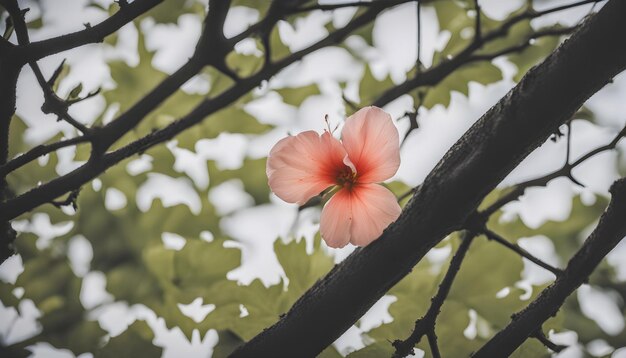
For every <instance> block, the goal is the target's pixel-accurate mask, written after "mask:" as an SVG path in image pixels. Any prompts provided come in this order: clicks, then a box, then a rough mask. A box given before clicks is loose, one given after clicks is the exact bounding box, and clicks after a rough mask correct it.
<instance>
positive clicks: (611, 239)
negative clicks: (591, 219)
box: [473, 179, 626, 358]
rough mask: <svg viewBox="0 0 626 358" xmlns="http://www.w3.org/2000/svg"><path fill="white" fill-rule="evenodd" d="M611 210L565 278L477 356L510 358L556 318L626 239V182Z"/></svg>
mask: <svg viewBox="0 0 626 358" xmlns="http://www.w3.org/2000/svg"><path fill="white" fill-rule="evenodd" d="M610 192H611V194H612V198H611V202H610V203H609V206H608V208H607V209H606V211H605V212H604V214H602V216H601V217H600V222H599V223H598V226H596V228H595V230H594V231H593V232H592V233H591V235H589V237H588V238H587V240H585V243H584V244H583V246H582V247H581V248H580V250H578V252H577V253H576V254H575V255H574V257H572V259H571V260H570V261H569V263H568V264H567V268H566V269H565V270H564V272H563V275H562V276H560V277H558V278H557V280H556V281H555V282H554V283H553V284H552V285H550V286H549V287H548V288H546V289H545V290H543V291H542V292H541V294H540V295H539V296H538V297H537V298H536V299H535V300H534V301H533V302H532V303H531V304H530V305H529V306H528V307H526V308H525V309H524V310H522V311H521V312H519V313H517V314H515V315H514V316H513V319H512V321H511V323H510V324H509V325H508V326H507V327H505V328H504V329H503V330H501V331H500V332H498V333H497V334H496V335H495V336H494V337H493V338H491V339H490V340H489V341H488V342H487V343H486V344H485V345H484V346H483V347H482V348H481V349H480V350H479V351H478V352H476V354H475V355H474V356H473V357H476V358H482V357H495V356H508V355H510V354H511V353H513V351H515V349H517V347H519V346H520V345H521V344H522V343H523V342H524V341H525V340H526V339H527V338H528V337H530V336H531V335H533V334H534V332H537V330H538V329H540V328H541V325H542V324H543V322H545V321H546V320H547V319H549V318H550V317H552V316H554V315H556V313H557V312H558V310H559V308H560V307H561V305H563V302H564V301H565V299H566V298H567V297H568V296H569V295H570V294H572V293H573V292H574V291H575V290H576V289H577V288H578V287H579V286H580V285H582V284H583V283H585V281H586V280H587V278H588V277H589V275H590V274H591V273H592V272H593V270H594V269H595V268H596V267H597V266H598V264H600V262H601V261H602V259H603V258H604V257H605V256H606V255H607V254H608V253H609V252H610V251H611V250H612V249H613V248H614V247H615V246H616V245H617V244H618V243H619V242H620V241H621V240H622V238H624V236H626V221H624V213H626V179H620V180H618V181H616V182H615V183H614V184H613V186H612V187H611V189H610Z"/></svg>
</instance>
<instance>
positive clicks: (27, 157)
mask: <svg viewBox="0 0 626 358" xmlns="http://www.w3.org/2000/svg"><path fill="white" fill-rule="evenodd" d="M88 141H89V138H88V137H85V136H80V137H74V138H71V139H65V140H61V141H58V142H54V143H50V144H44V145H38V146H36V147H34V148H33V149H31V150H29V151H28V152H26V153H24V154H22V155H20V156H18V157H16V158H14V159H12V160H10V161H9V162H7V163H6V164H3V165H0V177H4V176H5V175H7V174H9V173H10V172H12V171H14V170H16V169H18V168H21V167H22V166H24V165H26V164H28V163H30V162H32V161H33V160H35V159H37V158H39V157H42V156H44V155H46V154H50V153H52V152H55V151H57V150H59V149H61V148H65V147H69V146H73V145H76V144H79V143H85V142H88Z"/></svg>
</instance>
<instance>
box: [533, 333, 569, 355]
mask: <svg viewBox="0 0 626 358" xmlns="http://www.w3.org/2000/svg"><path fill="white" fill-rule="evenodd" d="M531 337H533V338H536V339H537V340H538V341H539V342H541V344H543V345H544V346H546V348H548V349H549V350H551V351H553V352H554V353H560V352H561V351H562V350H564V349H566V348H567V346H564V345H561V344H556V343H554V342H552V341H551V340H549V339H548V337H546V335H545V334H543V331H542V330H541V328H539V329H538V330H537V331H536V332H535V333H533V335H532V336H531Z"/></svg>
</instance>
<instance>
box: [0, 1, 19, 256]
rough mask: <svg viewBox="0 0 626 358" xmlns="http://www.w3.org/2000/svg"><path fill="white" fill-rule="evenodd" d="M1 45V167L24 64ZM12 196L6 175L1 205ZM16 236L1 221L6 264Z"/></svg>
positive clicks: (0, 186)
mask: <svg viewBox="0 0 626 358" xmlns="http://www.w3.org/2000/svg"><path fill="white" fill-rule="evenodd" d="M0 5H2V6H3V7H4V8H5V9H7V10H8V9H10V8H12V5H14V6H15V3H11V2H8V1H7V0H0ZM15 8H17V6H15V7H14V9H15ZM0 44H1V45H2V46H1V47H0V48H1V49H2V56H0V165H4V164H5V163H6V162H7V160H8V159H9V135H10V133H9V129H10V126H11V119H12V118H13V115H14V114H15V101H16V94H15V92H16V86H17V78H18V76H19V74H20V71H21V68H22V64H20V63H19V61H18V60H17V59H16V58H15V56H12V52H13V50H14V49H15V46H13V45H11V44H10V43H8V42H7V41H2V42H0ZM12 196H13V193H12V192H11V191H10V190H9V187H8V184H7V182H6V180H5V175H0V203H1V202H3V201H6V200H7V199H8V198H10V197H12ZM15 236H16V233H15V231H14V230H13V228H12V227H11V224H10V223H9V222H8V221H7V220H1V219H0V242H1V244H0V260H1V261H0V262H4V260H6V259H7V258H8V257H9V256H11V255H13V254H14V248H13V241H14V240H15Z"/></svg>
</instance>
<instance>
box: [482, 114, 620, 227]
mask: <svg viewBox="0 0 626 358" xmlns="http://www.w3.org/2000/svg"><path fill="white" fill-rule="evenodd" d="M625 136H626V126H624V128H622V130H621V131H620V132H619V133H617V135H616V136H615V137H614V138H613V140H611V142H609V143H608V144H606V145H603V146H600V147H598V148H595V149H593V150H591V151H590V152H588V153H586V154H584V155H583V156H581V157H580V158H578V159H577V160H575V161H574V162H573V163H571V164H569V163H565V165H564V166H563V167H562V168H560V169H558V170H556V171H554V172H552V173H549V174H546V175H544V176H542V177H540V178H535V179H531V180H528V181H525V182H522V183H519V184H517V185H515V186H514V187H513V189H512V190H511V191H509V192H508V193H507V194H505V195H503V196H502V197H501V198H499V199H498V200H497V201H496V202H495V203H493V204H491V205H490V206H488V207H487V208H486V209H484V210H483V211H481V212H479V215H481V216H483V217H488V216H491V215H492V214H493V213H495V212H496V211H498V210H499V209H500V208H502V207H503V206H504V205H506V204H508V203H510V202H512V201H514V200H517V199H518V198H519V197H520V196H522V195H523V194H524V192H525V191H526V189H528V188H530V187H537V186H546V185H548V183H549V182H550V181H551V180H553V179H556V178H559V177H566V178H569V179H570V180H572V179H573V176H572V170H573V169H574V168H576V167H577V166H579V165H580V164H582V163H584V162H585V161H586V160H587V159H590V158H592V157H594V156H596V155H598V154H600V153H602V152H606V151H609V150H613V149H615V147H616V146H617V143H619V141H620V140H621V139H622V138H624V137H625Z"/></svg>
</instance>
